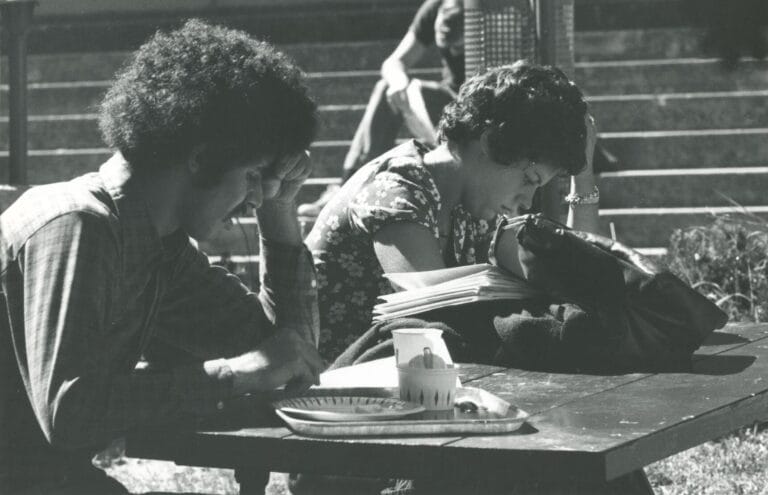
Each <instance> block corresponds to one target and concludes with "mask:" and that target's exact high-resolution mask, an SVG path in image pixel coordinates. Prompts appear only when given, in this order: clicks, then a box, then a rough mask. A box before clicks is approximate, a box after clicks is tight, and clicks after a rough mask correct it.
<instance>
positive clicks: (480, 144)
mask: <svg viewBox="0 0 768 495" xmlns="http://www.w3.org/2000/svg"><path fill="white" fill-rule="evenodd" d="M439 133H440V138H441V142H440V144H439V145H438V146H437V147H436V148H434V149H430V148H428V147H426V146H424V145H422V144H421V143H419V142H418V141H413V140H412V141H409V142H406V143H405V144H402V145H400V146H398V147H396V148H394V149H392V150H390V151H389V152H387V153H385V154H384V155H382V156H380V157H378V158H376V159H374V160H373V161H371V162H370V163H368V164H367V165H365V166H364V167H362V168H361V169H360V170H359V171H358V172H357V173H356V174H355V175H354V176H353V177H352V178H351V179H350V180H349V181H347V182H346V183H345V184H344V186H343V187H342V189H341V191H340V192H339V193H338V194H337V196H336V197H334V199H333V200H331V202H329V203H328V204H327V205H326V207H325V208H324V209H323V211H322V212H321V213H320V215H319V217H318V218H317V221H316V223H315V226H314V228H313V229H312V232H311V233H310V234H309V236H308V237H307V239H306V243H307V245H308V246H309V248H310V250H311V251H312V253H313V256H314V257H315V265H316V267H317V272H318V290H319V303H320V321H321V336H320V350H321V354H322V355H323V356H324V357H325V358H326V359H328V360H333V359H334V358H335V357H337V356H338V355H339V354H340V353H341V352H342V351H343V350H344V349H345V348H346V347H347V346H348V345H349V344H351V343H352V342H354V341H355V340H356V339H357V338H358V337H359V336H360V335H361V334H362V333H363V332H364V331H365V330H366V329H368V328H369V327H370V324H371V312H372V309H373V306H374V304H375V302H376V298H377V297H378V296H379V295H381V294H386V293H389V292H391V291H392V288H391V286H390V285H389V282H388V281H387V280H386V279H385V278H384V276H383V274H384V273H386V272H403V271H422V270H434V269H438V268H444V267H452V266H460V265H468V264H474V263H483V262H487V261H488V259H489V253H488V250H489V246H490V245H491V240H492V237H493V235H494V232H495V225H496V220H497V219H498V218H499V217H500V216H501V215H504V216H515V215H518V214H519V213H521V212H523V211H524V210H527V209H529V208H530V206H531V201H532V199H533V194H534V192H535V191H536V189H537V188H538V187H540V186H543V185H544V184H546V183H547V182H548V181H549V180H551V179H552V178H553V177H555V176H556V175H560V174H568V175H571V176H572V180H571V194H570V195H569V196H568V197H569V198H570V201H569V202H570V205H571V207H570V211H569V220H568V221H569V224H570V225H571V226H574V227H576V228H580V229H581V230H588V231H595V230H596V228H597V204H596V203H597V201H596V199H597V189H596V187H595V183H594V176H593V174H592V167H591V162H592V154H593V149H594V141H595V130H594V124H593V122H592V119H591V117H589V114H588V113H587V106H586V103H585V102H584V99H583V96H582V93H581V91H580V90H579V89H578V88H577V87H576V86H575V85H574V84H573V83H572V82H570V81H569V80H568V78H567V77H566V76H565V75H564V74H563V73H562V72H561V71H559V70H558V69H555V68H551V67H540V66H535V65H530V64H527V63H523V62H518V63H516V64H514V65H511V66H504V67H498V68H494V69H490V70H488V71H487V72H485V73H483V74H481V75H478V76H475V77H473V78H471V79H469V80H468V81H467V82H466V83H465V84H464V85H463V86H462V88H461V90H460V92H459V96H458V99H457V100H456V101H455V102H454V103H452V104H450V105H449V106H448V107H447V108H446V110H445V112H444V114H443V117H442V119H441V121H440V124H439ZM580 172H581V173H580ZM498 246H499V247H498V248H497V250H498V251H497V253H496V255H497V258H498V259H499V261H500V263H501V265H502V266H504V267H505V268H507V269H509V270H511V271H514V272H519V270H520V267H519V264H518V263H517V258H516V252H517V250H516V242H515V239H514V236H513V235H503V236H502V238H501V239H500V240H499V242H498ZM502 251H503V252H502Z"/></svg>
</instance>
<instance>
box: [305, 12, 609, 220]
mask: <svg viewBox="0 0 768 495" xmlns="http://www.w3.org/2000/svg"><path fill="white" fill-rule="evenodd" d="M433 45H434V46H435V47H436V48H437V50H438V52H439V54H440V59H441V62H442V66H443V74H442V80H441V81H428V80H422V79H418V78H414V77H411V75H410V74H409V71H410V70H411V69H412V68H413V67H415V66H416V64H417V63H418V62H420V61H421V60H422V59H423V58H424V57H425V56H426V55H427V53H429V49H430V47H431V46H433ZM464 78H465V71H464V3H463V0H426V1H425V2H424V3H422V5H421V7H420V8H419V10H418V11H417V12H416V15H415V16H414V18H413V20H412V21H411V25H410V27H409V28H408V32H406V33H405V36H403V38H402V39H401V40H400V43H398V45H397V47H396V48H395V50H394V51H393V52H392V54H390V55H389V57H387V59H386V60H384V62H383V63H382V64H381V80H380V81H379V82H378V83H377V84H376V86H375V87H374V89H373V92H372V93H371V96H370V98H369V100H368V104H367V105H366V108H365V113H364V114H363V118H362V120H361V121H360V124H359V125H358V127H357V130H356V131H355V135H354V137H353V139H352V144H351V145H350V147H349V150H348V152H347V155H346V158H345V159H344V166H343V169H342V176H341V183H342V184H344V183H345V182H346V181H347V180H348V179H349V178H350V177H351V176H352V175H353V174H354V173H355V172H356V171H357V170H358V169H359V168H360V167H362V166H363V165H365V164H366V163H368V162H369V161H370V160H373V159H374V158H376V157H377V156H379V155H380V154H382V153H384V152H385V151H387V150H389V149H390V148H392V147H393V146H394V145H395V141H396V138H397V135H398V133H399V132H400V130H401V128H402V126H403V125H405V127H406V128H407V129H408V131H409V132H410V133H411V135H412V136H413V137H415V138H416V139H418V140H419V141H420V142H421V143H422V144H424V145H426V146H428V147H430V148H433V147H435V146H436V144H437V134H436V132H435V124H436V123H437V121H438V120H439V119H440V114H441V112H442V110H443V108H444V107H445V106H446V105H447V104H448V103H450V102H451V101H453V100H455V99H456V93H457V92H458V89H459V86H461V84H462V83H463V82H464ZM618 168H619V164H618V160H617V158H616V157H615V156H614V155H612V154H611V153H610V152H608V151H607V150H605V148H604V147H602V146H600V145H598V146H597V148H596V153H595V171H596V172H601V171H606V170H616V169H618ZM339 188H340V186H338V185H331V186H328V187H327V188H326V190H325V191H324V192H323V193H322V194H321V195H320V197H319V198H318V199H317V201H315V202H314V203H306V204H302V205H299V207H298V213H299V215H301V216H308V217H316V216H317V215H318V214H319V213H320V211H321V210H322V209H323V207H324V206H325V204H326V203H328V201H330V199H331V198H332V197H333V196H334V194H335V193H336V192H337V191H338V190H339Z"/></svg>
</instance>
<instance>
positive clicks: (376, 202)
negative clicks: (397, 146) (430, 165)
mask: <svg viewBox="0 0 768 495" xmlns="http://www.w3.org/2000/svg"><path fill="white" fill-rule="evenodd" d="M439 209H440V199H439V193H438V192H437V189H436V188H435V186H434V182H433V181H432V180H431V178H429V177H428V175H427V173H426V171H425V170H424V168H423V167H421V166H419V165H418V164H417V163H416V162H415V161H413V160H412V159H410V158H395V159H393V162H392V163H390V165H389V167H387V169H386V170H383V171H381V172H378V173H377V174H376V175H375V176H374V177H373V178H372V179H371V180H370V181H369V182H368V183H367V184H366V185H364V186H363V187H362V188H361V189H360V191H359V192H358V193H357V194H356V195H355V197H354V198H353V200H352V201H351V203H350V206H349V214H350V219H351V221H352V225H354V228H357V229H359V230H361V231H362V232H365V233H366V234H368V235H370V236H373V235H374V234H376V232H378V231H379V230H380V229H381V228H382V227H384V226H386V225H390V224H392V223H397V222H410V223H415V224H418V225H422V226H424V227H425V228H427V229H428V230H429V231H430V232H431V233H432V234H433V235H434V236H435V238H438V237H439V232H438V227H437V211H439Z"/></svg>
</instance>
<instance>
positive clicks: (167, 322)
mask: <svg viewBox="0 0 768 495" xmlns="http://www.w3.org/2000/svg"><path fill="white" fill-rule="evenodd" d="M171 257H172V259H173V260H174V266H173V270H172V276H171V280H170V283H169V288H168V290H167V292H166V293H165V294H164V296H163V300H162V305H161V309H160V311H159V313H158V317H157V323H156V325H157V333H156V337H155V338H154V341H155V342H153V344H152V345H151V346H150V347H149V348H148V349H147V351H146V352H145V355H146V357H147V358H149V360H150V361H154V362H155V363H153V364H156V363H157V362H172V361H173V360H175V359H177V358H178V356H173V354H175V353H176V352H177V351H179V350H182V351H184V353H185V354H187V355H189V356H191V357H192V359H197V360H206V359H213V358H220V357H232V356H235V355H238V354H242V353H244V352H247V351H248V350H250V349H253V348H254V347H256V346H257V345H258V344H259V343H260V342H261V341H262V340H264V339H265V338H266V337H267V336H269V335H271V334H272V332H273V331H274V330H275V329H277V328H280V329H283V330H288V329H290V330H294V331H296V332H298V333H299V334H300V335H302V336H303V337H305V338H306V339H307V340H308V341H310V342H314V343H316V336H317V335H318V334H319V330H318V328H319V316H318V310H317V288H316V283H315V271H314V270H315V269H314V265H313V263H312V259H311V256H310V254H309V251H308V250H307V249H306V247H305V246H304V245H303V244H302V245H299V246H288V245H283V244H278V243H271V242H269V241H266V240H264V239H262V241H261V263H260V264H259V270H260V282H261V283H260V290H259V293H258V294H256V293H252V292H250V291H249V289H248V288H247V287H246V286H245V285H243V284H242V283H241V282H240V280H239V279H238V278H237V277H236V276H235V275H233V274H231V273H229V272H228V271H227V270H225V269H224V268H222V267H218V266H211V265H210V263H209V262H208V259H207V257H206V256H205V255H204V254H203V253H202V252H201V251H199V250H198V249H197V248H196V247H194V246H193V245H192V244H191V242H190V241H189V239H188V238H185V239H184V241H183V245H182V246H181V248H180V249H179V250H178V252H177V254H174V255H172V256H171Z"/></svg>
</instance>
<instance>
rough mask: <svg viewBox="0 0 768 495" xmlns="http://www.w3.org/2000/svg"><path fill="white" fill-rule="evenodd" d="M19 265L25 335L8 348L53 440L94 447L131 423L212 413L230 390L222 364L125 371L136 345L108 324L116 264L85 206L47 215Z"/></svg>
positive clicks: (107, 235) (112, 245) (110, 240)
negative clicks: (17, 355) (19, 359)
mask: <svg viewBox="0 0 768 495" xmlns="http://www.w3.org/2000/svg"><path fill="white" fill-rule="evenodd" d="M18 263H19V265H20V267H19V268H20V270H21V271H22V273H23V278H24V321H25V327H24V337H25V339H26V342H25V345H23V346H17V352H21V353H22V354H23V355H24V362H25V363H26V366H27V371H28V375H29V380H28V381H27V388H28V393H29V396H30V400H31V402H32V406H33V409H34V411H35V414H36V415H37V419H38V422H39V424H40V426H41V428H42V430H43V432H44V434H45V435H46V437H47V438H48V440H49V441H50V442H51V443H52V444H54V445H57V446H59V447H63V448H77V447H83V446H93V445H98V444H100V443H102V442H104V441H107V440H109V439H112V438H115V437H116V436H118V435H120V434H122V433H124V432H125V431H126V430H127V429H129V428H131V427H133V426H136V425H140V424H166V423H172V422H174V421H176V420H181V419H189V418H195V417H199V416H203V415H208V414H212V413H214V412H215V411H217V410H218V409H219V407H220V404H221V400H223V399H224V398H227V397H229V396H230V395H231V390H232V379H231V372H229V371H228V368H227V367H226V366H224V365H223V363H211V365H209V366H208V367H207V368H206V367H205V366H204V365H203V364H202V363H198V364H194V365H189V366H184V367H177V368H174V369H170V370H168V371H166V372H162V373H151V374H150V373H138V372H132V371H130V369H131V367H132V365H131V362H132V360H135V349H136V347H137V346H138V344H137V343H136V342H135V340H134V339H133V336H132V334H130V332H128V333H127V334H126V333H125V332H121V331H120V329H119V328H116V322H115V321H113V318H114V316H115V310H116V309H117V308H115V307H114V305H115V304H118V301H119V297H115V296H116V291H118V290H119V289H118V287H119V284H118V281H119V270H120V263H121V262H120V256H119V249H118V247H117V243H116V241H115V236H114V235H113V234H112V232H111V229H110V228H109V225H108V224H107V223H106V222H105V221H104V220H103V219H100V218H97V217H96V216H95V215H91V214H88V213H70V214H66V215H63V216H61V217H58V218H56V219H55V220H53V221H51V222H50V223H48V224H47V225H46V226H44V227H43V228H42V229H40V230H39V231H37V232H36V233H35V234H34V235H33V236H31V237H30V238H29V239H28V241H27V242H26V244H25V245H24V247H23V249H22V250H21V252H20V253H19V257H18ZM126 370H127V371H126Z"/></svg>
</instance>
